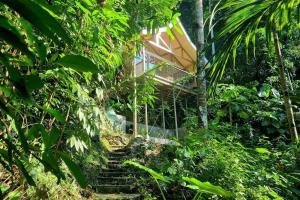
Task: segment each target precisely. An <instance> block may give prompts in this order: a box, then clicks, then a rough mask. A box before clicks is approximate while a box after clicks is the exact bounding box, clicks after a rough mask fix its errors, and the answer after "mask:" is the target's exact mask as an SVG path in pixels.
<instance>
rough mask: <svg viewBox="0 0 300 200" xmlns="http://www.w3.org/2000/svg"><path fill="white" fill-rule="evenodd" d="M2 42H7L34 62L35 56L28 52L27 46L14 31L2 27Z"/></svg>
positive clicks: (0, 35) (0, 32)
mask: <svg viewBox="0 0 300 200" xmlns="http://www.w3.org/2000/svg"><path fill="white" fill-rule="evenodd" d="M0 40H3V41H5V42H6V43H7V44H10V45H11V46H12V47H13V48H15V49H18V50H20V51H22V52H23V53H24V54H26V55H28V56H29V57H30V58H31V59H32V60H34V55H33V54H32V53H31V52H30V51H29V50H28V46H27V44H26V43H25V42H24V41H22V40H21V39H20V38H19V37H18V35H16V33H14V32H13V31H11V30H8V29H6V28H3V27H1V26H0Z"/></svg>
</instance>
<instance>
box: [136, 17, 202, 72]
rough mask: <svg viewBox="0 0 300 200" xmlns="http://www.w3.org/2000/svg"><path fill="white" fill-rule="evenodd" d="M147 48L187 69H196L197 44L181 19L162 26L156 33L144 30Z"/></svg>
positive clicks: (143, 35) (143, 34)
mask: <svg viewBox="0 0 300 200" xmlns="http://www.w3.org/2000/svg"><path fill="white" fill-rule="evenodd" d="M142 37H143V39H144V42H145V46H146V50H147V51H150V52H152V53H155V54H157V55H158V56H160V57H163V58H165V59H167V60H169V61H170V62H173V63H176V64H177V65H178V66H180V67H182V68H183V69H185V70H187V71H195V65H196V60H197V50H196V46H195V45H194V44H193V42H192V41H191V39H190V37H189V36H188V34H187V32H186V31H185V29H184V27H183V25H182V23H181V21H180V20H179V18H177V23H176V24H169V25H168V27H162V28H159V29H158V30H157V32H156V33H155V34H150V33H149V32H147V30H143V31H142Z"/></svg>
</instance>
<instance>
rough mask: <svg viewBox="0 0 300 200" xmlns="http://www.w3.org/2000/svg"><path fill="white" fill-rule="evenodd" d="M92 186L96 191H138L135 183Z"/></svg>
mask: <svg viewBox="0 0 300 200" xmlns="http://www.w3.org/2000/svg"><path fill="white" fill-rule="evenodd" d="M92 188H93V189H94V190H95V191H96V192H101V193H121V192H122V193H132V192H135V191H136V189H137V188H136V186H134V185H104V184H103V185H93V186H92Z"/></svg>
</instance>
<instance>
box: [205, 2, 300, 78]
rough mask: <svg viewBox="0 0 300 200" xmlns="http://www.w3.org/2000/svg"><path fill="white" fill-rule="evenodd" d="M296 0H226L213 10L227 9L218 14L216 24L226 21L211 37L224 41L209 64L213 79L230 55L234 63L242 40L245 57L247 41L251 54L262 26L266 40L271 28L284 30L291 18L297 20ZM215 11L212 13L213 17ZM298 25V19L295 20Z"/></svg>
mask: <svg viewBox="0 0 300 200" xmlns="http://www.w3.org/2000/svg"><path fill="white" fill-rule="evenodd" d="M299 4H300V3H299V1H297V0H289V1H283V0H276V1H273V0H266V1H260V0H251V1H248V0H245V1H239V2H236V1H233V0H228V1H225V2H224V3H223V4H221V5H220V6H219V7H218V8H217V9H216V12H220V11H226V15H224V16H223V17H222V18H220V19H219V20H218V21H217V22H216V24H218V23H223V22H224V21H225V25H224V26H223V28H222V30H220V31H219V32H218V34H217V35H216V36H215V38H214V41H220V40H222V41H223V45H222V46H221V47H220V49H218V53H217V54H216V55H215V57H214V58H215V59H214V62H213V65H212V66H211V67H210V68H209V74H210V75H211V77H212V79H211V82H212V83H214V84H215V83H216V81H217V80H218V79H220V78H221V77H222V76H223V75H224V72H225V67H226V66H228V65H227V64H228V62H229V61H230V58H232V61H233V65H235V61H236V55H237V49H238V47H239V46H240V45H241V44H242V42H244V44H245V47H246V57H247V59H248V49H249V46H250V44H252V46H253V54H254V55H255V51H256V48H255V47H256V33H257V32H258V31H259V29H260V28H263V29H264V33H265V35H266V40H267V42H268V43H270V42H271V38H272V31H273V30H274V28H276V29H278V30H279V31H280V33H282V32H284V31H285V30H291V29H293V28H294V27H292V22H293V21H295V20H297V16H298V13H299V9H295V8H297V7H299ZM216 12H214V13H212V16H211V17H212V18H214V16H215V14H216ZM297 26H298V27H299V22H297Z"/></svg>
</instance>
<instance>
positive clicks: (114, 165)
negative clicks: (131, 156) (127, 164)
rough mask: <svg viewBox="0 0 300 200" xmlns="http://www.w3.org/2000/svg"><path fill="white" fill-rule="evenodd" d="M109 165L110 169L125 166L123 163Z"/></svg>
mask: <svg viewBox="0 0 300 200" xmlns="http://www.w3.org/2000/svg"><path fill="white" fill-rule="evenodd" d="M107 167H108V168H110V169H122V168H123V167H124V166H123V165H122V164H115V163H108V164H107Z"/></svg>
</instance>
